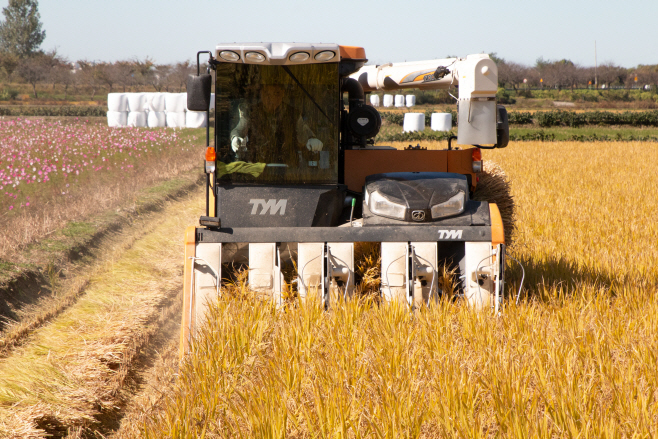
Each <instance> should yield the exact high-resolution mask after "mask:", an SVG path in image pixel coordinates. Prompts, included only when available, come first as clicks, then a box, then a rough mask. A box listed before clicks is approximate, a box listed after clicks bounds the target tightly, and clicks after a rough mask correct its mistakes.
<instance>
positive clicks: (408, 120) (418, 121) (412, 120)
mask: <svg viewBox="0 0 658 439" xmlns="http://www.w3.org/2000/svg"><path fill="white" fill-rule="evenodd" d="M424 129H425V114H423V113H406V114H405V115H404V123H403V125H402V130H403V131H404V132H405V133H410V132H413V131H423V130H424Z"/></svg>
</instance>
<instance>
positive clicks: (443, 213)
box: [432, 192, 466, 219]
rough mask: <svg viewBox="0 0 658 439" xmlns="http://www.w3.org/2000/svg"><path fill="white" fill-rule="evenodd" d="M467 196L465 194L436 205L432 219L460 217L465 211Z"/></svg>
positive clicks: (460, 193) (433, 208)
mask: <svg viewBox="0 0 658 439" xmlns="http://www.w3.org/2000/svg"><path fill="white" fill-rule="evenodd" d="M465 201H466V196H465V194H464V192H459V193H458V194H457V195H454V196H452V197H450V199H449V200H448V201H444V202H443V203H439V204H435V205H434V206H432V219H438V218H445V217H447V216H452V215H458V214H460V213H462V212H463V211H464V202H465Z"/></svg>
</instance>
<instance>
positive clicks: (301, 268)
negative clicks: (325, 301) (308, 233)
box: [297, 242, 324, 300]
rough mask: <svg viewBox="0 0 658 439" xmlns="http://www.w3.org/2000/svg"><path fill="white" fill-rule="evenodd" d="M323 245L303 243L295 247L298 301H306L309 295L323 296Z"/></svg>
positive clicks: (320, 243)
mask: <svg viewBox="0 0 658 439" xmlns="http://www.w3.org/2000/svg"><path fill="white" fill-rule="evenodd" d="M323 248H324V243H322V242H305V243H299V245H298V247H297V270H298V273H299V283H298V284H297V287H298V291H299V297H300V299H302V300H303V299H306V297H307V296H308V295H309V294H318V297H320V298H322V295H323V288H322V287H323V286H324V282H323V271H324V270H323V267H322V266H323V263H324V257H323V256H324V255H323Z"/></svg>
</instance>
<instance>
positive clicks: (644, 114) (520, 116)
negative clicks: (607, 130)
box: [508, 110, 658, 127]
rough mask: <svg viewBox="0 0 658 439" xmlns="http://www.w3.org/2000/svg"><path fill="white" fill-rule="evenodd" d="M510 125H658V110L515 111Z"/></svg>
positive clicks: (510, 117)
mask: <svg viewBox="0 0 658 439" xmlns="http://www.w3.org/2000/svg"><path fill="white" fill-rule="evenodd" d="M508 117H509V123H510V125H529V124H532V123H537V125H539V126H540V127H557V126H567V127H580V126H583V125H631V126H654V127H655V126H658V111H657V110H651V111H624V112H620V113H616V112H612V111H586V112H583V113H576V112H574V111H564V110H552V111H538V112H536V113H535V114H532V113H528V112H523V111H513V112H510V113H508Z"/></svg>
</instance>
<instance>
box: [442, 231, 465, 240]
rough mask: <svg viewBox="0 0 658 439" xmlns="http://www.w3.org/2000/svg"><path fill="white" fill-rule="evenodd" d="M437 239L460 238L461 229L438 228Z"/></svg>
mask: <svg viewBox="0 0 658 439" xmlns="http://www.w3.org/2000/svg"><path fill="white" fill-rule="evenodd" d="M439 239H462V230H439Z"/></svg>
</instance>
